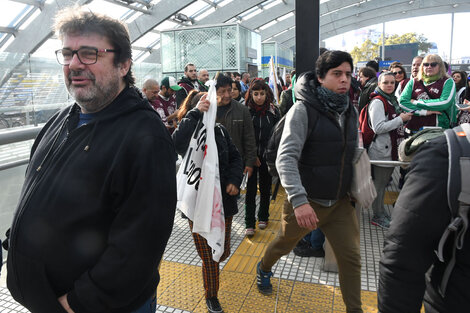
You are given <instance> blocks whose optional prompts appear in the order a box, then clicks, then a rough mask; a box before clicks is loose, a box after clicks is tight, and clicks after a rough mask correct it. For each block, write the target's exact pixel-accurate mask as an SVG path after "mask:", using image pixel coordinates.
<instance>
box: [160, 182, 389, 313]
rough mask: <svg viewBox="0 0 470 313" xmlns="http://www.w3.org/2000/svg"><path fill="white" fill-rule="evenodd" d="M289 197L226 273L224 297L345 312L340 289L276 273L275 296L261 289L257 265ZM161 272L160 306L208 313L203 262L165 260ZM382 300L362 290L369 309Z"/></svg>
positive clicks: (231, 302) (236, 305) (248, 304)
mask: <svg viewBox="0 0 470 313" xmlns="http://www.w3.org/2000/svg"><path fill="white" fill-rule="evenodd" d="M285 197H286V196H285V194H284V193H283V192H282V191H280V192H279V195H278V197H277V199H276V201H275V202H274V203H272V205H271V209H270V221H269V225H268V227H267V228H266V229H265V230H263V231H260V230H257V232H256V234H255V236H253V237H252V238H245V239H244V240H243V241H242V243H241V244H240V245H239V246H238V248H237V249H236V250H235V251H234V252H233V253H232V255H231V257H230V259H229V261H228V262H227V264H226V265H225V267H224V268H223V270H222V271H221V279H220V290H219V301H220V302H221V305H222V307H223V308H224V311H225V312H270V313H271V312H275V310H276V311H277V312H289V313H291V312H292V313H295V312H299V313H300V312H302V313H304V312H315V313H317V312H325V313H326V312H328V313H330V312H335V313H336V312H345V310H346V308H345V306H344V303H343V300H342V298H341V291H340V290H339V287H334V286H327V285H320V284H313V283H305V282H298V281H292V280H287V279H281V280H280V279H279V278H276V277H274V278H273V279H272V284H273V288H274V292H273V294H272V295H270V296H265V295H262V294H260V293H259V292H258V289H257V287H256V264H257V263H258V262H259V260H260V259H261V256H262V255H263V253H264V250H265V249H266V246H267V245H268V243H269V242H270V241H271V240H272V239H273V238H274V237H275V236H276V233H277V231H278V229H279V227H280V219H281V212H282V205H283V203H284V200H285ZM390 198H391V199H392V198H394V197H390ZM160 273H161V281H160V284H159V286H158V292H157V299H158V300H157V302H158V304H160V305H163V306H167V307H172V308H178V309H181V310H185V311H189V312H207V308H206V304H205V301H204V289H203V282H202V274H201V268H200V267H199V266H194V265H186V264H181V263H176V262H168V261H163V262H162V265H161V270H160ZM276 298H277V299H276ZM376 298H377V295H376V293H375V292H371V291H362V300H363V309H364V312H371V313H372V312H377V299H376Z"/></svg>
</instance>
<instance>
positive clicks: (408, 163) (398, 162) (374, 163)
mask: <svg viewBox="0 0 470 313" xmlns="http://www.w3.org/2000/svg"><path fill="white" fill-rule="evenodd" d="M370 164H373V165H393V166H402V165H410V162H402V161H381V160H370Z"/></svg>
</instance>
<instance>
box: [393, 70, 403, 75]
mask: <svg viewBox="0 0 470 313" xmlns="http://www.w3.org/2000/svg"><path fill="white" fill-rule="evenodd" d="M392 74H393V76H396V75H403V71H398V72H392Z"/></svg>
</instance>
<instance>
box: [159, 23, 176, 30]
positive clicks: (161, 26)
mask: <svg viewBox="0 0 470 313" xmlns="http://www.w3.org/2000/svg"><path fill="white" fill-rule="evenodd" d="M176 26H178V24H177V23H175V22H172V21H164V22H162V23H160V24H158V25H157V27H155V30H158V31H162V30H169V29H173V28H175V27H176Z"/></svg>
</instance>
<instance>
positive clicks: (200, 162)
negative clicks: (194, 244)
mask: <svg viewBox="0 0 470 313" xmlns="http://www.w3.org/2000/svg"><path fill="white" fill-rule="evenodd" d="M207 98H208V99H209V101H210V107H209V110H208V111H207V112H205V113H204V115H203V118H202V125H200V126H201V127H196V130H195V131H194V133H193V135H192V137H191V141H190V143H189V147H188V150H187V151H186V155H185V156H184V158H183V161H182V163H181V165H180V168H179V170H178V173H177V185H178V203H177V208H178V209H180V210H181V212H183V213H184V215H186V216H187V217H188V218H189V219H190V220H191V221H193V232H194V233H198V234H200V235H201V236H202V237H204V238H205V239H206V240H207V243H208V244H209V246H210V247H211V248H212V258H213V259H214V261H216V262H218V261H219V260H220V257H221V256H222V254H223V252H224V240H225V217H224V210H223V203H222V193H221V190H220V176H219V157H218V152H217V145H216V143H215V134H214V126H215V118H216V115H217V94H216V90H215V82H212V84H211V86H210V88H209V93H208V95H207Z"/></svg>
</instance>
